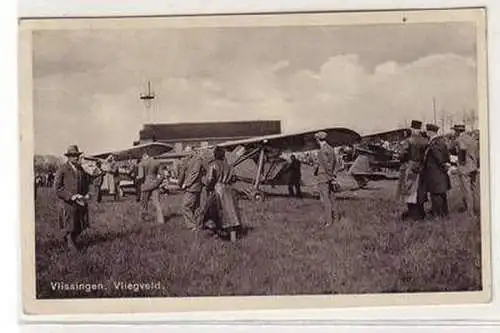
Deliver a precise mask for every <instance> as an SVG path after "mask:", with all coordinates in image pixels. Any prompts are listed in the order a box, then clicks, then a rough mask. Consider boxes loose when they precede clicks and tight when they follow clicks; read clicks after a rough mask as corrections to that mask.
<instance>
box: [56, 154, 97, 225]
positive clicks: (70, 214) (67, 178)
mask: <svg viewBox="0 0 500 333" xmlns="http://www.w3.org/2000/svg"><path fill="white" fill-rule="evenodd" d="M90 183H91V177H90V175H89V174H87V173H86V172H85V171H84V170H83V169H82V167H81V166H76V165H75V166H72V165H71V164H70V163H69V162H66V163H64V164H63V165H62V166H61V167H60V168H59V169H58V170H57V173H56V176H55V180H54V190H55V192H56V195H57V197H58V198H59V199H61V200H60V205H59V226H60V228H61V229H63V230H65V231H67V232H81V231H83V230H85V229H86V228H87V227H88V222H89V216H88V205H85V206H80V205H79V204H77V203H76V202H74V201H72V200H71V197H72V196H73V195H75V194H81V195H82V196H85V195H87V194H88V193H89V187H90Z"/></svg>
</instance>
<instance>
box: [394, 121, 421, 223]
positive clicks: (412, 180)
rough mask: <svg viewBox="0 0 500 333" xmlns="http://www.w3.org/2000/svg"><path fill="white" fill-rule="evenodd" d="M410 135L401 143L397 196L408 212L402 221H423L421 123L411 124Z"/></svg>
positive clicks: (413, 122) (414, 122)
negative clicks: (402, 201)
mask: <svg viewBox="0 0 500 333" xmlns="http://www.w3.org/2000/svg"><path fill="white" fill-rule="evenodd" d="M410 130H411V134H410V136H409V137H408V138H407V139H405V140H404V141H403V145H402V147H401V152H400V155H399V160H400V161H401V170H400V178H399V183H398V193H399V196H400V197H401V198H402V199H403V200H404V202H405V203H406V205H407V207H408V210H407V211H406V212H404V213H403V215H402V219H407V218H409V219H414V220H417V219H423V218H424V217H425V211H424V202H425V199H426V198H425V197H426V192H425V190H424V189H423V186H422V180H421V177H420V173H421V172H422V167H423V163H424V155H425V149H426V147H427V143H428V142H427V139H426V138H425V137H424V136H423V135H422V131H421V130H422V122H421V121H418V120H413V121H412V122H411V128H410Z"/></svg>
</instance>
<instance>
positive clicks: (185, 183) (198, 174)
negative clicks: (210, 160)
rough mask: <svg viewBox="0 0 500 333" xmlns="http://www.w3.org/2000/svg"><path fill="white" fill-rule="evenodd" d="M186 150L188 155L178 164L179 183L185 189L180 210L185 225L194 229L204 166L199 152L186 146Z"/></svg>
mask: <svg viewBox="0 0 500 333" xmlns="http://www.w3.org/2000/svg"><path fill="white" fill-rule="evenodd" d="M186 152H188V153H189V155H188V156H187V157H185V158H184V159H183V160H182V161H181V163H180V165H179V185H180V186H181V189H182V190H184V191H185V192H184V197H183V199H182V208H181V210H182V215H183V216H184V221H185V223H186V227H187V228H188V229H190V230H196V228H197V226H198V225H197V224H198V223H197V222H198V220H199V219H198V217H199V212H200V201H201V191H202V189H203V183H202V177H203V174H204V170H205V168H204V166H203V160H202V157H201V156H200V154H198V153H196V152H192V151H191V149H190V147H187V148H186Z"/></svg>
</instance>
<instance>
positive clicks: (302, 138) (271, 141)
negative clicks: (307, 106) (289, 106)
mask: <svg viewBox="0 0 500 333" xmlns="http://www.w3.org/2000/svg"><path fill="white" fill-rule="evenodd" d="M319 131H323V132H326V133H327V139H326V140H327V141H328V143H329V144H330V145H331V146H333V147H335V146H341V145H351V144H353V143H355V142H358V141H359V140H360V139H361V136H360V135H359V134H358V133H356V132H354V131H353V130H350V129H347V128H327V129H318V130H314V131H307V132H297V133H290V134H273V135H265V136H260V137H254V138H249V139H242V140H234V141H226V142H223V143H220V144H219V145H218V146H220V147H223V148H226V149H234V148H236V147H238V146H244V147H246V148H247V149H248V148H250V149H252V148H257V147H259V146H262V145H266V146H268V147H271V148H273V149H276V150H279V151H280V152H301V151H308V150H313V149H317V145H316V140H315V139H314V134H315V133H316V132H319Z"/></svg>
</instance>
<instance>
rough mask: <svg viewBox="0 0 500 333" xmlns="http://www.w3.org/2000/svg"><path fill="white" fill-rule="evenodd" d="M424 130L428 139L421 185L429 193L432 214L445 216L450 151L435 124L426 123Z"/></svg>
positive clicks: (448, 184)
mask: <svg viewBox="0 0 500 333" xmlns="http://www.w3.org/2000/svg"><path fill="white" fill-rule="evenodd" d="M426 131H427V135H428V136H429V139H430V140H429V145H428V146H427V149H426V151H425V156H424V167H423V170H422V177H423V186H425V190H426V192H429V193H430V194H431V203H432V215H433V216H434V217H446V216H448V213H449V211H448V196H447V192H448V191H449V190H450V188H451V183H450V177H449V175H448V170H449V168H450V153H449V151H448V147H447V146H446V142H445V138H444V137H443V136H442V135H439V134H438V131H439V127H438V126H437V125H434V124H427V126H426Z"/></svg>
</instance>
